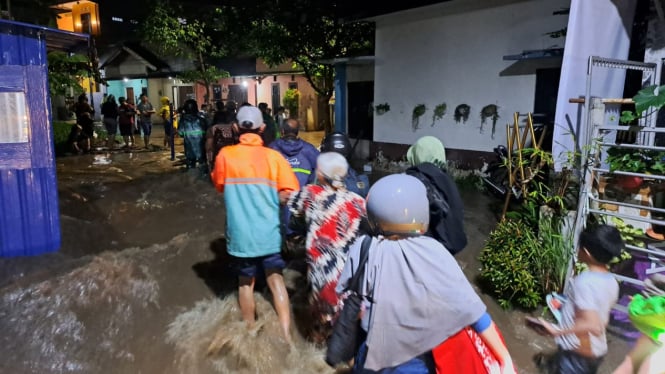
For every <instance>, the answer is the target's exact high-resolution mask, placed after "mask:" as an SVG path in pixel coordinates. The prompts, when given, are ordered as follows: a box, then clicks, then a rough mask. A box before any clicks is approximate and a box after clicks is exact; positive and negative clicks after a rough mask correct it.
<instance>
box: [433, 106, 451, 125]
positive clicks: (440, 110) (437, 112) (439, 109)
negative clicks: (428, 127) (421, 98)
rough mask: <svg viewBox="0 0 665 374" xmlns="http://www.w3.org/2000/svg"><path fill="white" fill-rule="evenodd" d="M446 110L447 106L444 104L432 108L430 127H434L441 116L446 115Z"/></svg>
mask: <svg viewBox="0 0 665 374" xmlns="http://www.w3.org/2000/svg"><path fill="white" fill-rule="evenodd" d="M447 108H448V106H447V105H446V103H441V104H439V105H437V106H435V107H434V114H432V126H434V123H436V121H438V120H440V119H441V118H443V116H444V115H445V114H446V109H447Z"/></svg>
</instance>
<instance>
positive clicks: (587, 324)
mask: <svg viewBox="0 0 665 374" xmlns="http://www.w3.org/2000/svg"><path fill="white" fill-rule="evenodd" d="M622 247H623V242H622V240H621V235H620V234H619V231H618V230H617V229H616V228H615V227H613V226H609V225H600V226H597V227H593V228H587V229H586V230H584V232H582V234H581V236H580V246H579V251H578V253H577V257H578V260H579V261H580V262H582V263H585V264H586V265H587V266H588V271H585V272H583V273H581V274H579V275H577V276H576V277H575V278H573V279H572V280H571V284H570V286H569V287H568V289H567V290H566V297H567V301H565V302H564V304H563V306H562V307H561V315H562V318H561V323H560V324H559V325H553V324H550V323H549V322H547V321H545V320H543V319H540V322H541V323H542V326H543V328H544V330H545V332H546V333H547V334H549V335H551V336H553V337H554V338H555V341H556V343H557V345H558V346H559V351H558V352H557V354H556V355H555V356H554V357H553V359H552V360H551V361H550V362H549V363H548V365H547V369H548V372H549V373H558V374H585V373H596V372H597V370H598V367H599V366H600V362H601V360H602V358H603V357H604V356H605V354H606V353H607V339H606V336H605V330H606V327H607V324H608V323H609V318H610V310H611V309H612V306H613V305H614V304H616V302H617V300H618V298H619V284H618V283H617V281H616V279H615V278H614V276H613V275H612V273H610V272H609V270H608V267H607V264H608V263H609V262H610V261H611V260H612V259H613V258H614V257H616V256H618V255H619V254H620V253H621V248H622Z"/></svg>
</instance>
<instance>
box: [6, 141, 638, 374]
mask: <svg viewBox="0 0 665 374" xmlns="http://www.w3.org/2000/svg"><path fill="white" fill-rule="evenodd" d="M153 143H155V144H161V140H153ZM178 160H179V158H178V159H176V160H175V161H171V160H170V152H168V151H167V150H159V149H158V148H157V149H156V150H154V151H131V152H129V151H114V152H99V153H96V154H93V155H82V156H71V157H63V158H58V159H57V160H56V165H57V171H58V183H59V186H58V188H59V195H60V196H59V198H60V213H61V227H62V237H63V243H62V248H61V250H60V251H58V252H56V253H51V254H45V255H41V256H36V257H29V258H9V259H0V331H2V333H1V334H0V346H2V348H3V355H2V360H0V373H334V372H335V371H334V370H333V369H331V368H329V367H328V366H327V365H326V364H325V363H324V362H323V353H324V351H323V348H322V347H315V346H314V345H312V344H310V343H308V342H306V341H305V340H304V339H303V338H302V335H301V334H300V333H299V331H300V329H302V327H303V324H305V323H306V322H307V321H305V320H303V318H302V317H300V315H301V313H300V311H302V308H303V306H304V304H305V300H306V297H305V290H304V281H303V273H302V269H303V267H302V266H298V265H299V264H296V263H294V264H292V266H291V267H290V268H289V269H287V270H285V279H286V281H287V286H288V288H289V293H290V296H291V301H292V305H293V315H294V322H293V333H294V336H295V339H294V340H295V349H290V348H289V346H288V345H287V344H286V342H285V341H284V340H283V338H281V334H280V329H279V324H278V321H277V318H276V315H275V312H274V310H273V308H272V306H271V304H270V300H271V297H270V294H269V291H266V290H265V288H264V287H258V289H257V292H256V300H257V315H258V323H257V327H256V328H255V329H254V330H253V331H247V328H246V326H245V325H244V323H243V322H242V321H241V319H240V312H239V309H238V305H237V299H236V297H237V296H236V293H235V292H236V280H235V279H234V277H233V276H231V274H230V272H229V269H228V261H227V257H226V256H225V249H224V239H223V236H224V224H225V223H224V204H223V201H222V198H221V195H220V194H218V193H217V192H216V191H215V190H214V189H213V187H212V185H211V184H210V182H209V180H208V179H207V178H206V177H205V176H202V175H201V174H200V173H199V172H198V171H196V170H189V171H184V170H182V169H181V166H180V165H179V162H178ZM463 197H464V199H465V203H466V210H467V211H466V212H465V213H466V214H465V220H466V227H467V234H468V236H469V246H468V247H467V249H465V251H464V252H462V253H461V254H460V255H459V258H458V260H459V262H460V264H461V265H462V267H463V269H464V271H465V273H466V274H467V276H469V278H470V279H473V278H474V277H475V276H476V275H477V273H478V262H477V260H476V257H477V254H478V253H479V251H480V250H481V249H482V246H483V243H484V239H485V238H486V237H487V233H488V232H489V231H490V230H491V229H492V228H493V226H494V223H495V216H494V215H493V214H492V213H491V212H490V210H489V208H488V206H489V205H490V203H491V200H490V199H491V198H489V197H487V196H484V195H482V194H480V193H478V192H475V191H466V192H464V193H463ZM482 297H483V300H484V301H485V302H486V303H487V305H488V309H489V311H490V314H491V315H492V317H493V318H494V320H495V321H496V322H497V324H498V325H499V327H500V328H501V329H502V331H503V334H504V335H505V338H506V342H507V344H508V347H509V349H510V350H511V352H512V354H513V356H514V360H515V362H516V363H517V365H518V367H519V369H520V370H519V372H520V373H535V372H536V371H535V367H534V365H533V363H532V360H531V358H532V356H533V354H535V353H537V352H539V351H541V350H546V349H552V348H553V344H552V342H551V341H550V340H548V339H545V338H542V337H539V336H538V335H536V334H535V333H533V332H532V331H530V330H528V329H527V328H526V327H524V324H523V323H522V321H523V317H524V314H523V313H520V312H507V311H503V310H501V309H500V308H499V307H498V306H497V305H496V303H494V302H493V300H492V299H491V298H489V297H487V296H486V295H482ZM610 339H611V343H610V346H611V350H612V351H611V353H612V356H613V358H608V359H606V366H605V368H610V367H614V365H615V364H617V363H618V362H619V361H621V359H622V358H623V355H624V354H625V351H626V350H627V344H626V343H623V342H621V341H620V340H619V339H618V338H614V337H610ZM213 343H214V344H213ZM211 345H212V347H211ZM340 371H341V372H343V371H344V370H340ZM608 371H609V370H606V371H602V372H608Z"/></svg>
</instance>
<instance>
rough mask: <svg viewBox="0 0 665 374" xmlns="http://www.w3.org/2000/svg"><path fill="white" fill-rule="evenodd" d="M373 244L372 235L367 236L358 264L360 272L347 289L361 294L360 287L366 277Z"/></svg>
mask: <svg viewBox="0 0 665 374" xmlns="http://www.w3.org/2000/svg"><path fill="white" fill-rule="evenodd" d="M371 244H372V237H371V236H370V235H365V238H364V239H363V244H362V246H361V247H360V261H359V262H358V270H356V272H355V274H353V276H352V277H351V280H349V286H348V287H347V289H349V290H352V291H355V292H356V293H358V294H360V290H359V288H360V287H359V286H360V282H361V280H362V278H363V276H364V275H365V263H367V257H369V246H370V245H371Z"/></svg>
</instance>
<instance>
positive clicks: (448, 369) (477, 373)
mask: <svg viewBox="0 0 665 374" xmlns="http://www.w3.org/2000/svg"><path fill="white" fill-rule="evenodd" d="M497 332H498V331H497ZM499 336H501V333H500V332H499ZM501 340H503V337H502V336H501ZM432 355H433V356H434V365H435V366H436V373H437V374H489V373H500V372H501V363H500V362H499V360H498V359H497V358H496V357H495V356H494V353H493V352H492V351H491V350H490V349H489V347H488V346H487V345H486V344H485V342H484V341H483V340H482V338H481V337H480V335H478V333H476V331H475V330H474V329H472V328H471V327H466V328H464V329H462V331H460V332H458V333H457V334H455V335H453V336H451V337H450V338H448V339H446V340H445V341H444V342H443V343H441V344H439V345H438V346H437V347H436V348H434V349H433V350H432Z"/></svg>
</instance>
